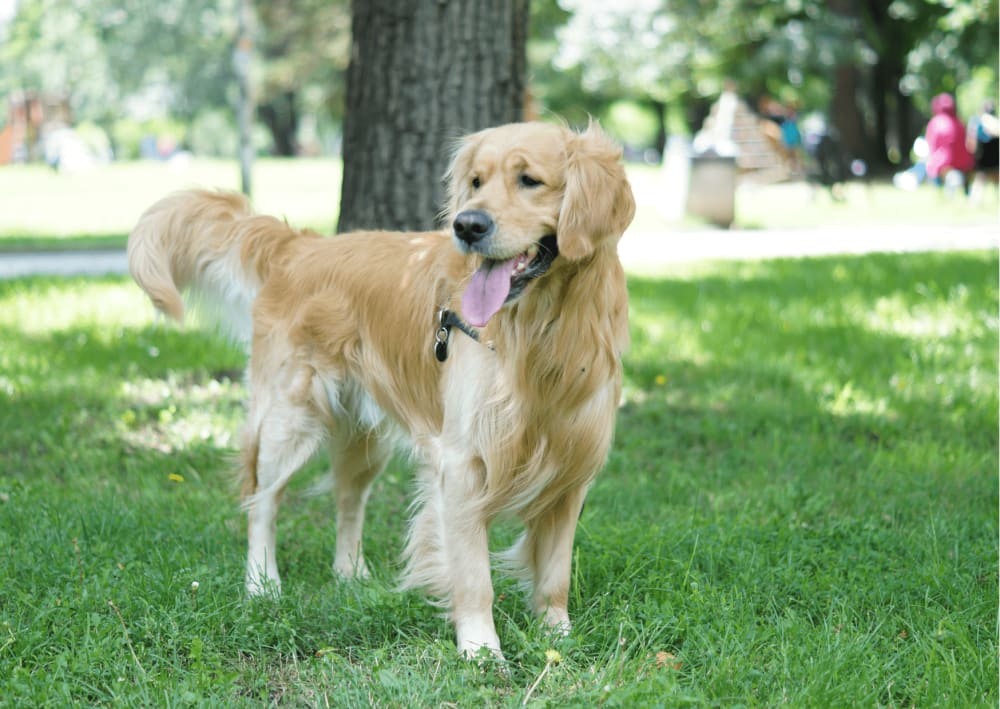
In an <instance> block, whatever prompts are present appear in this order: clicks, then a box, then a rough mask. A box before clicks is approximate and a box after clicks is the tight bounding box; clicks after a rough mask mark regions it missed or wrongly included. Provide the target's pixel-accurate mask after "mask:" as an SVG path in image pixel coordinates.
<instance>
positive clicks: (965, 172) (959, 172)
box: [924, 93, 975, 190]
mask: <svg viewBox="0 0 1000 709" xmlns="http://www.w3.org/2000/svg"><path fill="white" fill-rule="evenodd" d="M931 112H932V113H933V114H934V115H933V116H932V117H931V120H930V121H929V122H928V123H927V129H926V130H925V131H924V136H925V137H926V138H927V147H928V150H929V151H930V152H929V153H928V155H927V177H928V178H930V179H931V180H933V181H934V182H935V183H936V184H938V185H944V186H945V187H947V188H948V189H949V190H953V189H956V188H957V187H958V186H963V188H964V189H966V190H967V189H968V185H969V180H968V179H967V177H968V176H969V175H971V174H972V170H973V168H974V167H975V160H974V158H973V157H972V153H970V152H969V149H968V148H967V147H966V146H965V126H964V125H962V122H961V121H960V120H958V115H957V114H956V110H955V98H954V97H953V96H952V95H951V94H947V93H942V94H938V95H937V96H935V97H934V98H933V99H932V100H931Z"/></svg>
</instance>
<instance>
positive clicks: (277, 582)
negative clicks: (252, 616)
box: [246, 572, 281, 598]
mask: <svg viewBox="0 0 1000 709" xmlns="http://www.w3.org/2000/svg"><path fill="white" fill-rule="evenodd" d="M246 587H247V595H248V596H250V597H251V598H277V597H278V596H280V595H281V579H280V578H278V577H273V578H272V577H269V576H266V575H264V574H257V573H252V572H247V579H246Z"/></svg>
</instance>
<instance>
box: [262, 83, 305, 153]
mask: <svg viewBox="0 0 1000 709" xmlns="http://www.w3.org/2000/svg"><path fill="white" fill-rule="evenodd" d="M296 98H297V97H296V95H295V92H294V91H283V92H281V93H279V94H278V95H276V96H274V97H272V98H271V100H270V101H268V102H267V103H262V104H261V105H259V106H258V107H257V115H258V116H260V119H261V120H262V121H264V124H265V125H267V128H268V130H269V131H271V143H272V146H273V151H274V154H275V155H280V156H282V157H292V156H294V155H295V153H296V152H297V148H298V144H297V140H296V134H297V133H298V130H299V114H298V110H297V107H296Z"/></svg>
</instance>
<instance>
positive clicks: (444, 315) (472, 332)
mask: <svg viewBox="0 0 1000 709" xmlns="http://www.w3.org/2000/svg"><path fill="white" fill-rule="evenodd" d="M453 327H457V328H458V329H459V330H461V331H462V332H464V333H465V334H466V335H468V336H469V337H471V338H472V339H473V340H475V341H476V342H479V331H478V330H476V329H474V328H473V327H472V326H471V325H469V324H468V323H466V322H465V321H464V320H462V318H460V317H458V315H456V314H455V313H453V312H452V311H450V310H448V309H447V308H441V310H439V311H438V327H437V330H436V331H435V332H434V356H435V357H437V361H438V362H444V361H445V360H446V359H448V341H449V339H451V329H452V328H453ZM486 346H487V347H489V348H490V349H493V346H492V345H491V344H487V345H486Z"/></svg>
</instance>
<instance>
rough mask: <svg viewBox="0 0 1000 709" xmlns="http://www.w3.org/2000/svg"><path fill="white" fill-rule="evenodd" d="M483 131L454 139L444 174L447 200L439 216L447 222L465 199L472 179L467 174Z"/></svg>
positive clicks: (452, 217)
mask: <svg viewBox="0 0 1000 709" xmlns="http://www.w3.org/2000/svg"><path fill="white" fill-rule="evenodd" d="M484 133H485V131H480V132H478V133H471V134H469V135H466V136H463V137H461V138H459V139H458V140H456V141H455V144H454V152H453V153H452V158H451V163H450V164H449V165H448V171H447V172H445V174H444V179H445V183H446V187H447V201H446V202H445V207H444V210H442V215H441V216H442V218H443V219H444V220H445V221H446V222H447V223H448V224H451V222H452V220H453V219H454V218H455V214H456V213H457V212H458V207H459V205H460V204H461V203H462V202H463V201H465V197H466V191H467V190H468V189H469V183H470V181H471V179H472V176H471V175H470V174H469V172H470V171H471V170H472V160H473V158H474V157H475V155H476V150H477V149H478V148H479V144H480V143H482V141H483V134H484Z"/></svg>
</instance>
